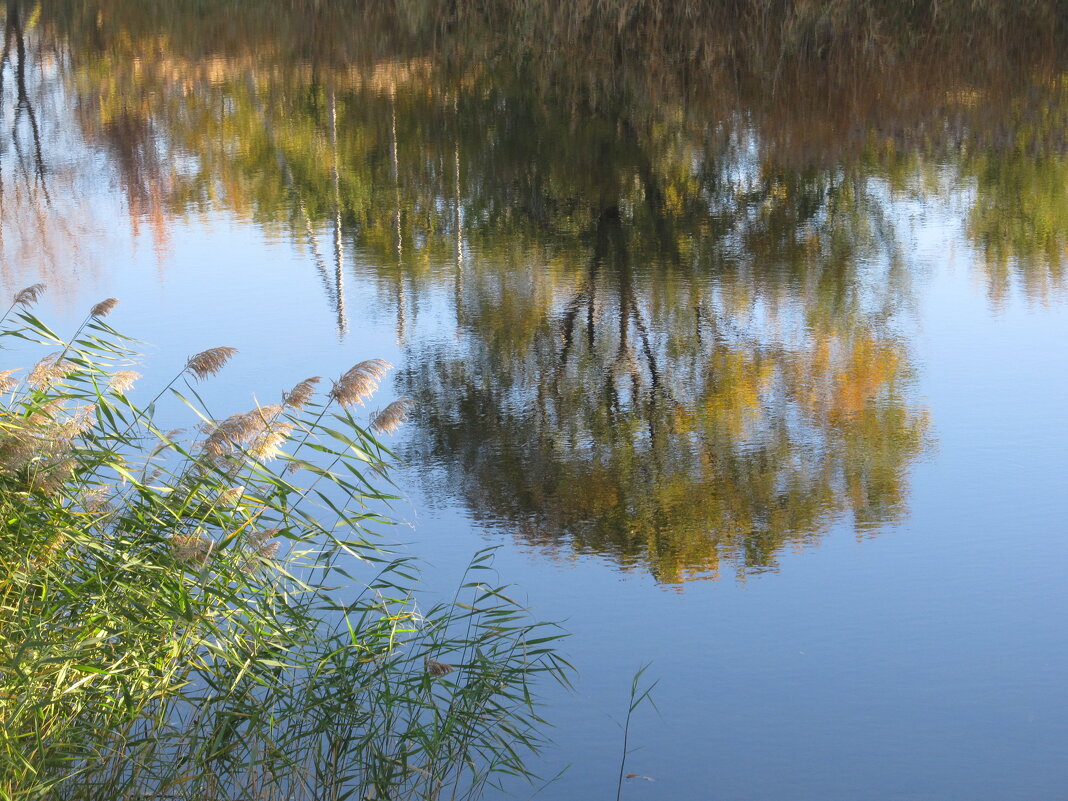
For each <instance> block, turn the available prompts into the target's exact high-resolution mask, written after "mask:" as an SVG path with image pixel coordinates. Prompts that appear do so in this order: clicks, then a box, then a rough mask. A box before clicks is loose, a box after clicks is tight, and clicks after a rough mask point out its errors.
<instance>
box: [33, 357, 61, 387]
mask: <svg viewBox="0 0 1068 801" xmlns="http://www.w3.org/2000/svg"><path fill="white" fill-rule="evenodd" d="M70 369H71V363H70V362H68V361H67V360H66V359H60V358H59V354H58V353H50V354H49V355H48V356H45V357H44V358H43V359H41V361H39V362H37V364H35V365H34V366H33V369H32V370H30V374H29V376H27V378H26V383H27V384H29V385H30V386H31V387H34V388H35V389H45V388H46V387H49V386H51V385H52V384H53V383H55V382H56V381H58V380H59V379H61V378H63V377H64V376H66V375H67V373H68V372H70Z"/></svg>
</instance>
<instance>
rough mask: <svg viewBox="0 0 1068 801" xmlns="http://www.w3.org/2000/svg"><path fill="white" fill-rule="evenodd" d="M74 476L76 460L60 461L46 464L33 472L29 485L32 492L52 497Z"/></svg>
mask: <svg viewBox="0 0 1068 801" xmlns="http://www.w3.org/2000/svg"><path fill="white" fill-rule="evenodd" d="M73 475H74V460H73V459H68V458H62V459H58V460H56V461H53V462H45V463H42V464H40V465H39V466H37V469H35V470H33V471H32V472H31V473H30V475H29V477H28V481H27V483H28V484H29V487H30V489H31V490H34V491H35V492H40V493H43V494H45V495H51V494H52V493H53V492H55V491H56V490H58V489H59V488H60V487H62V486H63V485H64V484H66V483H67V482H68V481H70V479H71V477H73Z"/></svg>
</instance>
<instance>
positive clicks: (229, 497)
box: [219, 486, 245, 506]
mask: <svg viewBox="0 0 1068 801" xmlns="http://www.w3.org/2000/svg"><path fill="white" fill-rule="evenodd" d="M244 494H245V488H244V487H243V486H241V487H230V488H228V489H224V490H223V491H222V492H220V493H219V503H220V504H221V505H222V506H233V505H234V504H235V503H237V502H238V501H239V500H241V496H242V495H244Z"/></svg>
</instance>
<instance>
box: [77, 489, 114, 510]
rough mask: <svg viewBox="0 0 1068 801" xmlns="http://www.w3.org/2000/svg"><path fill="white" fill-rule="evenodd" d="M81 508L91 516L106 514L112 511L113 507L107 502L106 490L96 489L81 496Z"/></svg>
mask: <svg viewBox="0 0 1068 801" xmlns="http://www.w3.org/2000/svg"><path fill="white" fill-rule="evenodd" d="M82 506H84V507H85V510H86V511H87V512H90V513H92V514H106V513H107V512H110V511H112V510H114V508H115V507H114V506H113V505H112V504H111V502H110V501H109V500H108V489H107V488H106V487H96V488H95V489H91V490H89V491H88V492H86V493H84V494H83V495H82Z"/></svg>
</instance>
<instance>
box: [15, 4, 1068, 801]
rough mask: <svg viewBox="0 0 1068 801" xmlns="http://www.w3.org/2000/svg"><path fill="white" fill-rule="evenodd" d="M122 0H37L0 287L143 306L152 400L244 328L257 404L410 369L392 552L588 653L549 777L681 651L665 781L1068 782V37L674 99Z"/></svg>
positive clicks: (235, 406)
mask: <svg viewBox="0 0 1068 801" xmlns="http://www.w3.org/2000/svg"><path fill="white" fill-rule="evenodd" d="M70 5H71V7H72V8H73V7H74V5H75V4H70ZM92 5H93V4H83V5H79V6H77V9H76V10H72V8H67V7H66V4H57V8H61V9H62V10H49V9H47V8H44V9H42V8H27V9H21V7H19V6H18V4H12V5H11V6H10V7H9V11H8V17H7V20H8V23H7V27H8V42H9V43H10V47H9V54H10V58H9V59H8V61H7V62H6V63H5V71H4V72H3V74H2V76H0V81H2V87H0V88H2V92H3V95H2V98H0V100H2V107H0V126H2V128H3V131H2V133H3V137H2V139H0V202H2V225H0V233H2V237H3V238H2V242H0V257H2V261H0V288H2V289H3V291H4V292H13V291H15V290H17V289H18V288H20V287H22V286H25V285H27V284H30V283H33V282H35V281H43V282H44V283H46V284H47V285H48V287H49V291H48V294H47V296H46V297H47V299H46V300H45V301H44V302H43V303H42V305H41V308H40V316H42V317H43V318H45V319H46V320H48V321H49V322H50V323H52V324H53V325H54V326H55V327H56V328H57V329H58V330H64V328H68V329H69V328H73V327H74V326H75V325H76V324H77V321H79V320H80V319H81V318H82V316H83V315H84V313H85V310H86V309H87V308H88V307H89V306H90V305H92V304H93V303H95V302H96V301H98V300H101V299H102V298H104V297H108V296H115V297H118V298H120V299H121V301H122V303H121V305H120V306H119V308H118V309H117V310H116V311H115V312H114V314H113V317H112V324H113V325H115V326H116V327H118V328H119V329H121V330H122V331H124V332H126V333H129V334H131V335H133V336H136V337H138V338H140V339H142V340H145V341H146V342H148V343H151V347H150V348H149V349H148V358H147V362H146V366H145V369H144V372H145V373H146V375H147V380H146V387H147V386H148V384H150V383H151V379H153V378H155V379H157V380H166V378H169V377H170V376H171V375H173V373H174V372H175V370H176V367H177V366H179V365H181V364H182V363H184V360H185V358H186V357H187V356H188V355H189V354H191V353H194V352H197V351H200V350H203V349H205V348H207V347H212V346H216V345H230V346H234V347H237V348H238V349H239V350H240V352H241V353H240V357H239V358H238V359H237V360H235V361H234V362H233V364H232V366H231V367H228V368H227V370H226V372H225V373H224V375H223V376H221V377H220V378H219V379H217V380H215V381H214V382H212V383H211V384H208V385H206V386H205V394H206V397H207V398H208V400H209V402H210V403H212V404H215V405H217V406H218V407H219V408H221V409H225V410H226V411H227V412H230V411H238V410H242V409H244V408H246V407H247V406H248V404H249V400H250V398H251V397H252V395H253V394H257V395H258V397H261V398H270V397H273V395H274V394H275V393H277V392H278V391H280V390H281V389H282V388H285V387H288V386H291V385H292V384H294V383H296V382H297V381H299V380H300V379H303V378H305V377H307V376H308V375H316V374H319V375H324V376H332V375H337V374H339V373H341V372H342V371H343V370H344V369H346V368H347V367H349V366H350V365H351V364H353V363H354V362H356V361H359V360H361V359H365V358H370V357H382V358H386V359H388V360H389V361H390V362H392V363H393V364H394V365H395V366H396V370H395V371H394V373H393V378H392V379H391V383H389V382H387V385H386V387H385V388H384V389H383V393H382V395H381V396H380V400H381V404H382V405H384V404H385V403H387V402H388V401H389V400H391V399H393V398H394V397H400V396H404V397H407V398H410V399H411V400H412V402H413V415H412V419H411V420H410V421H409V423H408V424H407V425H406V426H405V427H404V428H403V429H401V431H400V432H398V433H397V434H396V435H395V436H394V437H393V438H392V439H391V440H390V444H391V447H393V448H394V449H395V451H396V453H397V455H398V460H397V461H398V468H397V482H398V486H399V488H400V491H401V494H402V495H403V500H402V501H401V502H398V503H397V504H395V506H394V508H393V510H392V514H393V516H394V517H395V518H396V519H397V520H398V521H399V522H400V523H401V524H402V525H401V527H400V528H398V529H395V530H392V531H388V532H386V533H387V535H388V536H389V537H390V538H392V539H398V540H402V541H404V542H405V543H407V545H406V547H407V548H408V550H410V552H412V553H414V554H416V555H418V556H419V557H420V558H422V559H424V560H425V561H426V562H427V565H428V567H427V582H428V587H429V588H430V591H431V592H446V591H448V589H449V588H451V586H453V584H454V583H455V581H456V580H457V578H458V577H459V575H460V573H461V571H462V569H463V567H464V566H465V565H466V563H467V561H468V559H469V558H470V556H471V555H472V554H473V553H474V552H475V551H476V550H477V549H479V548H482V547H485V546H486V545H488V544H489V545H499V546H500V549H499V553H498V557H497V563H496V564H497V568H498V570H499V572H500V574H501V576H502V578H503V579H504V580H505V581H508V582H510V583H514V584H515V585H517V588H518V589H517V590H516V592H518V593H519V594H520V596H521V597H523V598H524V599H525V600H526V601H527V602H528V603H529V605H530V606H531V608H532V609H533V610H534V611H535V612H536V614H537V615H538V616H539V617H541V618H544V619H558V620H561V621H563V622H564V626H565V627H566V628H567V630H569V631H570V632H571V633H572V634H573V636H572V637H571V638H570V640H569V642H568V645H567V653H568V655H569V656H570V658H571V660H572V661H573V662H574V664H575V666H576V668H577V680H576V684H577V687H576V690H575V692H574V693H571V694H568V693H564V692H562V691H556V690H549V695H548V697H547V703H548V706H547V708H546V710H545V711H546V716H547V717H548V718H549V719H550V720H551V721H552V722H553V724H555V729H553V730H552V731H551V732H550V733H549V736H550V737H551V739H552V740H553V743H554V745H553V746H552V747H550V748H548V749H547V750H546V751H545V753H544V754H543V755H542V757H541V759H540V761H539V766H538V767H539V768H540V770H541V771H542V772H543V773H545V774H546V775H550V776H551V775H552V774H554V773H555V772H556V771H558V770H560V769H561V768H563V767H565V766H568V765H569V766H570V767H569V768H568V769H567V771H566V772H565V773H564V774H563V776H562V777H560V778H559V779H558V780H556V781H555V782H553V783H552V784H550V785H549V786H548V787H547V788H546V789H545V790H543V791H542V797H545V798H560V799H592V798H602V797H611V796H612V794H613V793H614V791H615V784H616V774H617V772H618V769H619V761H620V757H621V754H622V731H621V728H620V726H619V722H620V721H621V720H622V718H623V716H624V715H625V712H626V707H627V703H628V695H629V688H630V681H631V678H632V676H633V675H634V673H635V671H636V670H637V669H638V668H639V667H640V666H642V665H643V664H646V663H650V664H651V667H650V668H649V670H648V672H647V673H646V677H649V678H655V679H658V680H659V684H658V686H657V687H656V689H655V692H654V696H653V697H654V700H655V701H656V704H657V707H658V710H659V713H657V712H656V711H654V710H653V709H652V708H651V707H648V706H646V707H642V708H641V709H639V711H638V712H637V713H636V716H635V719H634V721H633V723H632V726H631V732H630V738H631V740H630V742H631V746H632V747H633V748H635V749H636V750H635V751H634V752H633V753H631V754H630V755H629V757H628V759H627V766H626V772H627V773H635V774H639V777H638V778H634V779H630V780H628V781H627V783H626V785H625V786H624V789H623V797H624V798H629V799H654V798H655V799H698V798H701V799H704V798H709V799H731V800H732V801H741V800H743V799H753V800H754V801H755V800H756V799H791V801H800V800H801V799H812V800H813V801H815V800H816V799H819V801H831V800H832V799H842V800H843V801H844V800H845V799H857V798H865V799H902V800H904V799H910V800H911V799H917V800H918V799H947V798H967V799H991V800H993V799H997V800H998V801H1005V800H1006V799H1045V798H1050V799H1052V798H1063V797H1066V796H1065V794H1066V793H1068V765H1066V763H1065V761H1064V754H1065V750H1066V748H1068V714H1066V710H1068V686H1066V684H1065V682H1064V676H1065V675H1068V634H1066V630H1065V626H1064V620H1065V614H1066V613H1068V584H1066V582H1065V580H1064V576H1065V567H1066V566H1068V538H1066V533H1068V532H1066V526H1065V522H1064V520H1065V517H1064V512H1063V508H1062V502H1063V498H1064V497H1065V495H1066V490H1068V470H1066V467H1065V461H1064V457H1065V454H1066V453H1068V402H1066V401H1068V348H1066V347H1065V343H1066V342H1068V307H1066V305H1065V300H1066V294H1065V290H1066V288H1068V287H1066V283H1068V276H1066V274H1065V261H1066V259H1068V148H1066V143H1068V137H1066V134H1068V102H1066V101H1068V97H1066V91H1068V72H1064V71H1062V70H1061V68H1060V67H1059V66H1058V65H1057V63H1056V62H1055V60H1053V61H1050V60H1042V59H1038V58H1036V59H1035V60H1034V61H1033V62H1028V63H1027V64H1025V65H1017V67H1016V68H1015V69H1013V70H1007V69H1001V68H994V67H989V68H987V69H985V70H982V71H980V72H979V73H978V74H976V73H974V72H972V73H967V74H965V73H964V72H961V71H959V70H954V69H950V68H949V66H948V65H922V67H916V66H912V67H908V68H906V67H899V68H898V69H897V71H896V72H893V73H891V74H871V75H855V76H852V77H850V78H849V79H848V80H845V79H841V80H840V81H839V82H838V83H833V82H829V81H819V80H813V81H811V82H808V83H806V81H805V80H804V79H802V78H799V79H798V81H797V82H796V84H790V85H784V84H782V83H780V84H779V85H778V86H777V87H776V88H775V91H774V93H772V92H771V91H770V90H768V89H767V87H764V88H758V89H752V88H750V89H747V90H746V91H741V90H731V91H728V90H727V89H725V88H724V87H723V85H721V83H719V82H717V80H716V79H715V77H714V76H712V77H709V79H708V81H707V85H697V86H694V85H688V86H687V87H685V88H684V89H678V90H673V89H672V88H671V87H665V86H663V85H662V84H660V83H657V82H653V81H645V82H643V81H642V80H641V72H642V70H641V65H632V66H633V67H634V69H633V70H631V71H630V72H633V73H637V77H635V75H630V74H629V73H628V75H623V74H616V73H612V74H611V75H610V76H609V78H608V79H606V78H605V76H604V74H603V72H598V70H597V68H596V65H594V66H589V65H585V64H581V65H580V64H571V65H569V64H568V63H567V62H566V59H563V56H561V58H562V59H563V60H564V63H563V64H560V63H541V62H536V61H525V62H523V63H522V64H518V63H513V62H511V61H509V59H508V58H507V57H506V56H502V55H501V54H500V53H499V52H496V53H492V52H490V51H491V50H492V48H490V47H488V46H486V45H485V44H484V43H482V44H481V45H480V46H479V47H477V48H476V47H473V46H471V42H464V43H461V44H457V43H452V45H451V49H450V46H449V45H448V43H445V44H443V43H442V41H441V40H440V38H435V39H434V40H433V43H432V45H431V44H427V41H426V39H425V37H422V36H421V34H420V33H419V31H414V32H413V31H399V32H398V31H397V30H395V29H393V28H392V27H390V26H388V25H386V23H384V22H381V21H376V20H373V19H371V20H367V19H363V20H354V19H349V18H347V17H345V16H344V15H341V16H340V18H335V17H329V20H328V21H329V23H330V28H329V30H325V31H324V30H319V29H315V26H314V25H311V26H310V28H311V30H310V31H309V30H308V29H306V27H307V26H301V25H296V24H294V23H292V22H291V21H285V22H284V24H283V22H282V21H279V20H270V19H265V17H264V15H263V13H262V12H261V13H258V14H254V13H252V12H249V11H245V12H237V11H233V10H231V12H228V14H227V15H226V18H225V19H221V18H212V16H211V15H210V14H207V15H205V14H204V13H201V12H196V11H195V10H190V9H187V8H186V6H185V5H184V4H181V3H178V4H175V6H174V10H173V11H171V12H169V13H166V14H163V13H155V14H139V13H138V11H137V7H136V4H135V5H131V6H130V7H129V8H124V7H123V4H122V3H110V4H104V6H106V7H107V8H106V9H105V11H100V12H97V11H94V10H93V9H92V8H91V6H92ZM326 5H327V6H329V5H330V4H326ZM114 6H119V7H120V9H119V10H121V11H122V13H118V11H117V10H116V8H114ZM183 9H185V11H183ZM12 14H14V15H15V17H14V20H15V21H14V24H13V23H12V19H13V18H12ZM242 14H244V16H242ZM20 15H21V16H20ZM376 25H380V26H381V27H376ZM315 37H319V38H315ZM323 39H325V40H326V42H325V44H324V41H322V40H323ZM16 45H17V46H16ZM461 45H463V46H461ZM8 366H14V365H0V369H3V368H6V367H8ZM144 392H145V393H146V394H147V393H150V392H151V390H149V389H147V388H146V389H145V390H144ZM531 792H533V791H532V790H531V789H529V788H526V789H525V788H522V787H520V788H516V789H515V793H516V795H517V796H518V797H521V798H524V797H528V796H529V795H530V794H531Z"/></svg>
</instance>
